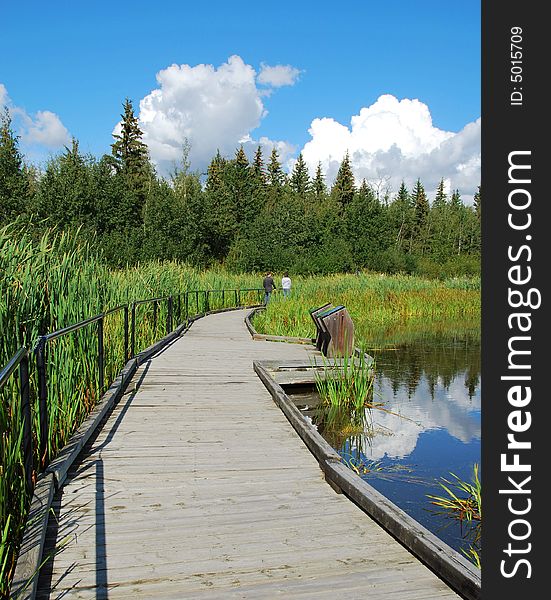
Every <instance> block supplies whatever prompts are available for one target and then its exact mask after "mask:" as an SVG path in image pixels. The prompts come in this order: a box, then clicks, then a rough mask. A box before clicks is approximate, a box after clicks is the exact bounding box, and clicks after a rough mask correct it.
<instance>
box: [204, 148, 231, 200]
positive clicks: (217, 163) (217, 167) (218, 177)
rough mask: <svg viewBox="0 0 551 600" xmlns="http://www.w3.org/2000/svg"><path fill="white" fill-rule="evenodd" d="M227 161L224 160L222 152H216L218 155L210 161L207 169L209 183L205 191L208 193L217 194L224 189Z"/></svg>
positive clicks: (207, 182)
mask: <svg viewBox="0 0 551 600" xmlns="http://www.w3.org/2000/svg"><path fill="white" fill-rule="evenodd" d="M226 163H227V161H226V159H225V158H222V155H221V154H220V150H217V151H216V155H215V156H214V158H213V159H212V160H211V161H210V164H209V166H208V168H207V181H206V184H205V189H206V191H207V192H217V191H219V190H220V188H221V187H222V181H223V174H224V169H225V167H226Z"/></svg>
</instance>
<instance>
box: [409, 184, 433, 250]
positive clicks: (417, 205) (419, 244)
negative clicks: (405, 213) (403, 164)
mask: <svg viewBox="0 0 551 600" xmlns="http://www.w3.org/2000/svg"><path fill="white" fill-rule="evenodd" d="M412 200H413V210H414V214H415V222H414V230H413V240H412V241H413V243H414V245H415V247H416V249H417V250H418V251H419V252H420V253H421V254H424V252H425V251H426V249H427V243H428V234H429V231H428V228H427V222H428V215H429V210H430V206H429V201H428V199H427V195H426V193H425V188H424V187H423V184H422V183H421V180H420V179H418V180H417V183H416V184H415V187H414V188H413V191H412Z"/></svg>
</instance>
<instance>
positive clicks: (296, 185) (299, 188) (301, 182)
mask: <svg viewBox="0 0 551 600" xmlns="http://www.w3.org/2000/svg"><path fill="white" fill-rule="evenodd" d="M289 184H290V186H291V189H293V190H294V191H295V192H296V193H297V194H300V195H301V196H305V195H306V194H307V192H308V191H309V190H310V185H311V184H310V175H309V174H308V167H307V166H306V163H305V162H304V158H303V156H302V153H300V154H299V155H298V158H297V162H296V163H295V166H294V168H293V172H292V173H291V178H290V180H289Z"/></svg>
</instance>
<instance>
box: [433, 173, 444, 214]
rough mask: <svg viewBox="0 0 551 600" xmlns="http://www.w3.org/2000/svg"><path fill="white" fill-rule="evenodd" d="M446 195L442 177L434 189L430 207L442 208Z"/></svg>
mask: <svg viewBox="0 0 551 600" xmlns="http://www.w3.org/2000/svg"><path fill="white" fill-rule="evenodd" d="M447 201H448V196H447V194H446V191H445V186H444V179H441V180H440V183H439V184H438V188H437V189H436V196H435V197H434V202H433V203H432V207H433V208H436V209H441V208H444V207H445V206H446V204H447Z"/></svg>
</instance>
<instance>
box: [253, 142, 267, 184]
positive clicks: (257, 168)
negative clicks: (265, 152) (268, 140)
mask: <svg viewBox="0 0 551 600" xmlns="http://www.w3.org/2000/svg"><path fill="white" fill-rule="evenodd" d="M251 175H252V178H253V181H254V184H255V187H256V188H262V187H264V186H265V185H266V171H265V169H264V158H263V157H262V148H261V147H260V146H258V148H257V149H256V152H255V153H254V158H253V162H252V165H251Z"/></svg>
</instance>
